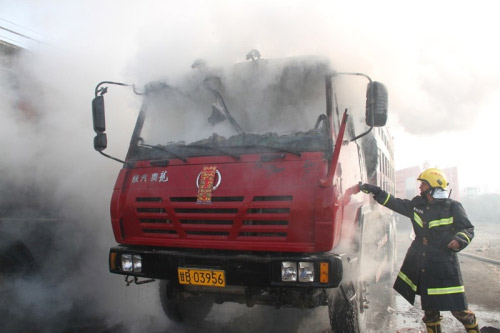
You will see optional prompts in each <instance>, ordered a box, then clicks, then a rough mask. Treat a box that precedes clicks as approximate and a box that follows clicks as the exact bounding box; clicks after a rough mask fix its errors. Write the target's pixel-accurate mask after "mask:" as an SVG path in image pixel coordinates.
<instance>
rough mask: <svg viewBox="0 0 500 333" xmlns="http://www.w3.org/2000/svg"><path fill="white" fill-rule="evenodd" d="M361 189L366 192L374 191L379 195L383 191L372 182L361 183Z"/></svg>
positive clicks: (373, 192)
mask: <svg viewBox="0 0 500 333" xmlns="http://www.w3.org/2000/svg"><path fill="white" fill-rule="evenodd" d="M359 189H360V190H361V191H363V192H365V193H372V194H373V195H377V194H379V193H380V191H381V190H380V187H378V186H375V185H372V184H361V185H359Z"/></svg>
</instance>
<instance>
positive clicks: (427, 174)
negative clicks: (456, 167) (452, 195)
mask: <svg viewBox="0 0 500 333" xmlns="http://www.w3.org/2000/svg"><path fill="white" fill-rule="evenodd" d="M417 179H418V180H424V181H426V182H427V183H429V185H430V186H431V187H433V188H434V187H440V188H442V189H443V190H446V187H447V186H448V185H449V184H448V181H447V180H446V176H445V175H444V173H443V171H441V170H439V169H436V168H431V169H427V170H424V171H423V172H422V173H421V174H420V176H418V178H417Z"/></svg>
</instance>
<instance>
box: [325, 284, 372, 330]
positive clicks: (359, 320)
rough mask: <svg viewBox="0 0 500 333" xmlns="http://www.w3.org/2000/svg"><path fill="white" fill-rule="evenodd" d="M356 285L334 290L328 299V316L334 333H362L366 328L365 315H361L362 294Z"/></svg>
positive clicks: (342, 286)
mask: <svg viewBox="0 0 500 333" xmlns="http://www.w3.org/2000/svg"><path fill="white" fill-rule="evenodd" d="M356 289H361V288H360V287H358V288H356V287H355V286H354V284H349V285H348V286H347V287H346V286H344V285H341V286H340V287H339V288H337V289H333V290H332V291H331V293H330V297H329V298H328V315H329V317H330V326H331V328H332V332H334V333H360V332H363V330H364V327H365V322H364V321H365V318H364V317H365V315H364V313H361V311H360V310H361V297H362V295H361V293H360V292H356Z"/></svg>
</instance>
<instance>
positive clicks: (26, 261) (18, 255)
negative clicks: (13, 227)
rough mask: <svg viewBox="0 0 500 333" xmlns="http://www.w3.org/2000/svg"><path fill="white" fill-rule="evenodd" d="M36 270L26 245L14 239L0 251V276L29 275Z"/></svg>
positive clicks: (36, 267)
mask: <svg viewBox="0 0 500 333" xmlns="http://www.w3.org/2000/svg"><path fill="white" fill-rule="evenodd" d="M37 271H38V266H37V264H36V262H35V259H34V258H33V255H32V254H31V251H30V250H29V249H28V247H27V246H26V245H25V244H24V243H23V242H21V241H15V242H14V243H12V244H10V245H9V246H7V247H6V248H4V249H2V250H1V251H0V276H2V275H5V276H7V275H10V276H13V275H17V276H29V275H31V274H33V273H35V272H37Z"/></svg>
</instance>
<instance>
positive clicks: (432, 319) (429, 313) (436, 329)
mask: <svg viewBox="0 0 500 333" xmlns="http://www.w3.org/2000/svg"><path fill="white" fill-rule="evenodd" d="M442 318H443V317H441V314H440V313H439V311H434V310H425V316H424V318H422V321H423V322H424V323H425V326H426V327H427V333H441V319H442Z"/></svg>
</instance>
